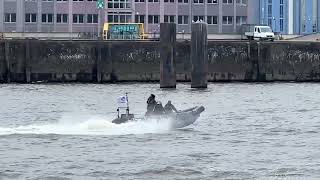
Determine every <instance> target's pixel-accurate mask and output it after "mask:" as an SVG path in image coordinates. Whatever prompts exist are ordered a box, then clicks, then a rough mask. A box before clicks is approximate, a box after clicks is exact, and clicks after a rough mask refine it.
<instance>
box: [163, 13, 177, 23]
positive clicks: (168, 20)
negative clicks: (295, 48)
mask: <svg viewBox="0 0 320 180" xmlns="http://www.w3.org/2000/svg"><path fill="white" fill-rule="evenodd" d="M164 22H169V23H174V22H175V16H168V15H164Z"/></svg>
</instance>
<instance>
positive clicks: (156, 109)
mask: <svg viewBox="0 0 320 180" xmlns="http://www.w3.org/2000/svg"><path fill="white" fill-rule="evenodd" d="M152 114H153V115H162V114H165V110H164V108H163V106H162V103H161V102H160V101H159V102H157V104H156V105H155V107H154V109H153V112H152Z"/></svg>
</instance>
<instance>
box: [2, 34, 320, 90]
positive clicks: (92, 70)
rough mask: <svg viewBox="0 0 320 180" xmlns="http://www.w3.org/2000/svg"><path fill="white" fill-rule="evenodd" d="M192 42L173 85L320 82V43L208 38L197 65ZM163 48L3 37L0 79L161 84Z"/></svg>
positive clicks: (180, 49) (183, 46)
mask: <svg viewBox="0 0 320 180" xmlns="http://www.w3.org/2000/svg"><path fill="white" fill-rule="evenodd" d="M198 35H200V36H201V33H199V34H198ZM202 35H203V34H202ZM203 38H204V37H203ZM99 43H100V45H99ZM197 43H199V42H197ZM99 46H100V47H99ZM163 46H164V44H163ZM191 46H193V49H195V48H196V47H194V46H195V44H193V45H191V42H190V41H183V42H181V41H177V42H176V48H175V52H174V53H173V54H174V55H175V57H171V59H170V58H169V60H170V61H169V65H170V63H171V60H172V65H173V66H171V67H172V68H174V69H172V71H169V72H171V73H172V74H171V75H173V78H172V79H169V80H174V81H173V82H174V83H173V86H171V87H174V85H175V82H176V81H177V82H178V81H180V82H181V81H182V82H190V81H191V78H193V79H192V80H193V83H195V82H196V81H195V80H198V81H197V84H196V85H197V86H194V85H192V87H206V81H208V82H232V81H233V82H235V81H238V82H265V81H268V82H270V81H297V82H308V81H309V82H310V81H312V82H320V68H319V67H320V52H319V49H320V42H291V41H290V42H289V41H275V42H256V41H252V42H247V41H208V47H207V48H204V50H206V49H207V56H206V55H205V54H206V52H202V51H200V50H199V51H198V52H199V53H200V55H201V56H202V58H198V56H199V54H195V52H194V50H193V52H192V53H193V59H192V60H193V61H194V62H193V63H194V64H192V67H191V63H190V61H191V52H190V49H191ZM202 46H204V45H202ZM172 48H174V47H172ZM197 48H199V47H197ZM99 49H101V54H100V52H99V51H100V50H99ZM160 49H161V48H160V42H157V41H47V40H41V41H39V40H0V82H2V83H6V82H15V83H26V82H30V83H32V82H95V83H96V82H101V83H109V82H137V81H138V82H159V81H160V68H159V67H160V61H161V58H160ZM199 49H201V48H199ZM202 50H203V48H202ZM201 52H202V54H201ZM99 54H100V55H99ZM169 57H170V56H169ZM206 58H208V60H207V61H206V60H204V59H206ZM166 60H167V59H166ZM206 63H207V64H206ZM191 68H193V70H192V71H191ZM207 68H208V69H207ZM190 72H192V73H193V75H194V76H193V77H191V76H190V75H191V73H190ZM162 73H163V72H162ZM175 73H176V77H175V76H174V74H175ZM197 73H198V74H197ZM99 74H100V75H99ZM99 76H100V78H99ZM199 77H200V78H202V79H200V80H202V82H201V81H200V80H199V79H195V78H199ZM167 78H170V77H167ZM201 83H203V84H201ZM199 84H200V85H199ZM166 87H170V86H166Z"/></svg>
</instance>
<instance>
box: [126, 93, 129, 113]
mask: <svg viewBox="0 0 320 180" xmlns="http://www.w3.org/2000/svg"><path fill="white" fill-rule="evenodd" d="M126 99H127V115H129V98H128V93H127V92H126Z"/></svg>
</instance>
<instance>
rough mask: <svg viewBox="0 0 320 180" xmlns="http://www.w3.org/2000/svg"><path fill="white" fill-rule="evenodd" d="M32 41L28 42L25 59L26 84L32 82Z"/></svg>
mask: <svg viewBox="0 0 320 180" xmlns="http://www.w3.org/2000/svg"><path fill="white" fill-rule="evenodd" d="M30 58H31V57H30V40H27V41H26V59H25V65H24V66H25V78H26V82H27V83H30V82H31V70H30Z"/></svg>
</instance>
